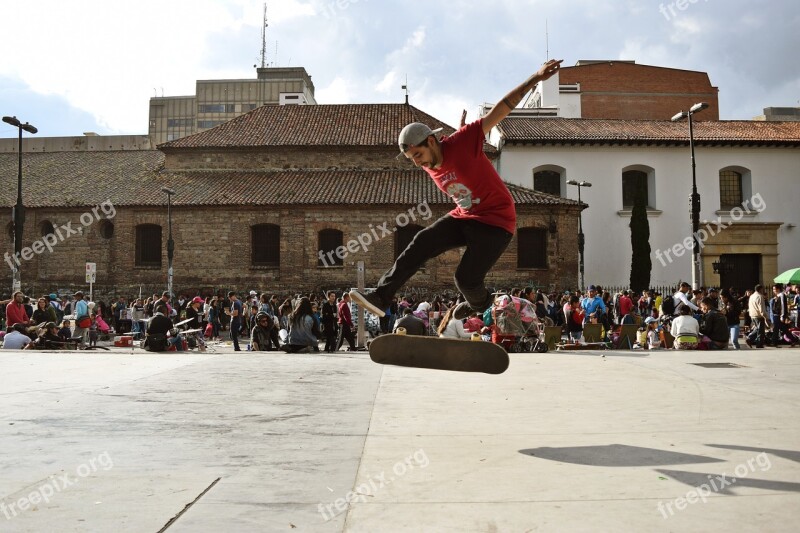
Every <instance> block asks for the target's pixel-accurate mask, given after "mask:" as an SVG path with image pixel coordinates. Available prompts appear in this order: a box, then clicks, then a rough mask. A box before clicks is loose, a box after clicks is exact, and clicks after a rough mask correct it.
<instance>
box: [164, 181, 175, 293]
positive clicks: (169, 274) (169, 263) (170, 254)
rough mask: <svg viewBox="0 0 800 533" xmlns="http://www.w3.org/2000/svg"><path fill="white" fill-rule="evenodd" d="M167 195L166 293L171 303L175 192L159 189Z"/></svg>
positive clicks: (166, 188)
mask: <svg viewBox="0 0 800 533" xmlns="http://www.w3.org/2000/svg"><path fill="white" fill-rule="evenodd" d="M161 190H162V191H163V192H165V193H167V232H168V235H167V292H169V299H170V301H172V296H173V294H172V257H173V255H174V254H175V241H173V240H172V196H173V195H174V194H175V191H174V190H172V189H170V188H169V187H161Z"/></svg>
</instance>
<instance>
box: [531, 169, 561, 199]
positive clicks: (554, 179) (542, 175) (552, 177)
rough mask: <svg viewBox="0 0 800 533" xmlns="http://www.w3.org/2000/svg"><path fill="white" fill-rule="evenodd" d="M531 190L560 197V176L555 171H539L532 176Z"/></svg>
mask: <svg viewBox="0 0 800 533" xmlns="http://www.w3.org/2000/svg"><path fill="white" fill-rule="evenodd" d="M533 189H534V190H536V191H539V192H543V193H547V194H552V195H555V196H561V174H559V173H558V172H556V171H555V170H540V171H539V172H535V173H534V174H533Z"/></svg>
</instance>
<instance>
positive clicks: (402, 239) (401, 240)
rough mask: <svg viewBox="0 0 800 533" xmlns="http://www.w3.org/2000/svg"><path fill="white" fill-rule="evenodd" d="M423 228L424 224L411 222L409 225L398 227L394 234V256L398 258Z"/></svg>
mask: <svg viewBox="0 0 800 533" xmlns="http://www.w3.org/2000/svg"><path fill="white" fill-rule="evenodd" d="M422 229H424V228H423V227H422V226H417V225H416V224H409V225H408V226H403V227H402V228H401V227H398V228H397V231H396V232H395V234H394V258H395V259H397V258H398V256H399V255H400V254H402V253H403V251H404V250H405V249H406V247H408V245H409V244H411V241H413V240H414V237H415V236H416V235H417V233H419V232H420V231H421V230H422Z"/></svg>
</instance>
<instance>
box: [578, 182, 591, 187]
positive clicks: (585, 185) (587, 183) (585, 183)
mask: <svg viewBox="0 0 800 533" xmlns="http://www.w3.org/2000/svg"><path fill="white" fill-rule="evenodd" d="M578 185H580V186H581V187H591V186H592V184H591V183H589V182H588V181H582V182H580V183H579V184H578Z"/></svg>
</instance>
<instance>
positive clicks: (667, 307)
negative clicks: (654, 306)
mask: <svg viewBox="0 0 800 533" xmlns="http://www.w3.org/2000/svg"><path fill="white" fill-rule="evenodd" d="M661 314H662V315H667V316H671V315H674V314H675V297H674V296H667V297H666V298H664V300H663V301H662V302H661Z"/></svg>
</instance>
